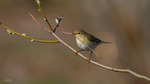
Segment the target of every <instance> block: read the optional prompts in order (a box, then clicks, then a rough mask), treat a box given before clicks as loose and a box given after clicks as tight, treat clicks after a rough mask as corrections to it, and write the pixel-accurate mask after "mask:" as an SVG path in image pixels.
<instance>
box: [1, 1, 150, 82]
mask: <svg viewBox="0 0 150 84" xmlns="http://www.w3.org/2000/svg"><path fill="white" fill-rule="evenodd" d="M41 3H42V6H43V8H44V11H45V13H46V15H47V18H48V19H49V21H50V23H51V24H52V26H53V27H55V25H56V23H55V18H56V17H57V16H61V15H62V14H63V15H64V19H63V21H62V22H61V25H60V27H59V29H58V30H57V31H56V34H57V35H58V36H60V37H61V38H62V39H63V40H64V41H65V42H67V43H68V44H70V45H71V46H72V47H74V48H75V49H79V48H78V47H77V45H76V43H75V37H74V36H72V35H66V34H63V33H62V32H61V31H66V32H73V31H74V30H76V29H84V30H86V31H87V32H89V33H91V34H93V35H95V36H96V37H98V38H101V39H102V40H104V41H110V42H113V44H111V45H100V46H98V47H97V48H96V50H95V51H96V52H97V53H98V54H99V56H100V58H99V57H98V56H93V57H92V59H93V60H95V61H98V62H100V63H102V64H104V65H107V66H111V67H116V68H123V69H131V70H133V71H135V72H137V73H140V74H143V75H146V76H149V77H150V61H149V60H150V47H149V46H150V33H149V32H150V1H149V0H41ZM37 9H38V6H37V4H36V3H35V1H34V0H0V22H2V23H3V24H5V25H7V26H9V27H10V28H11V29H13V30H15V31H17V32H20V33H26V34H27V35H28V36H31V37H33V38H37V39H45V40H55V38H54V37H53V36H52V35H50V34H49V33H48V32H46V31H44V30H42V29H41V28H40V27H39V26H38V25H37V24H36V22H35V21H33V19H32V18H31V17H30V16H29V15H28V12H30V13H32V14H33V15H34V16H35V17H36V18H37V19H38V20H39V21H40V22H41V23H42V24H43V25H45V26H46V27H48V26H47V24H46V23H45V22H44V21H43V17H42V15H41V14H40V13H39V12H38V11H37ZM82 53H83V54H84V55H85V56H87V57H88V56H89V52H82ZM0 82H1V83H3V84H10V82H11V84H148V83H149V82H148V81H146V80H143V79H139V78H136V77H134V76H132V75H130V74H125V73H116V72H112V71H108V70H105V69H103V68H99V67H97V66H94V65H92V64H89V63H87V61H85V60H83V59H82V58H81V57H79V56H76V55H75V53H74V52H72V51H71V50H69V49H68V48H67V47H65V46H64V45H62V44H61V43H59V44H51V43H36V42H34V43H31V42H30V40H28V39H25V38H22V37H20V36H16V35H9V34H8V33H7V32H6V30H5V29H4V28H3V27H0Z"/></svg>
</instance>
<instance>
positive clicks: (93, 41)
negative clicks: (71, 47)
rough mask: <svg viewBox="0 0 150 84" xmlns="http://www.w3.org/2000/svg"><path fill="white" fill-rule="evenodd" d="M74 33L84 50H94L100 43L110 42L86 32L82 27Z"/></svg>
mask: <svg viewBox="0 0 150 84" xmlns="http://www.w3.org/2000/svg"><path fill="white" fill-rule="evenodd" d="M74 35H75V36H76V42H77V45H78V46H79V47H80V48H81V49H83V50H93V49H95V48H96V47H97V46H98V45H99V44H102V43H109V42H104V41H101V40H100V39H98V38H96V37H95V36H93V35H91V34H89V33H87V32H85V31H84V30H82V29H79V30H76V31H74Z"/></svg>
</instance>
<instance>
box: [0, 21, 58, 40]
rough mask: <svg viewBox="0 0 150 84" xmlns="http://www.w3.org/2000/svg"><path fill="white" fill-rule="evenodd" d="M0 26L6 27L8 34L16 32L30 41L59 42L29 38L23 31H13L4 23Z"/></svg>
mask: <svg viewBox="0 0 150 84" xmlns="http://www.w3.org/2000/svg"><path fill="white" fill-rule="evenodd" d="M0 25H1V26H3V27H4V28H6V30H7V32H8V33H10V34H16V35H19V36H22V37H24V38H27V39H30V40H31V42H41V43H60V42H59V41H49V40H38V39H34V38H31V37H29V36H27V35H26V34H25V33H22V34H20V33H18V32H15V31H14V30H12V29H10V28H8V27H7V26H5V25H4V24H2V23H0Z"/></svg>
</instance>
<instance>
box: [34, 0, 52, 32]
mask: <svg viewBox="0 0 150 84" xmlns="http://www.w3.org/2000/svg"><path fill="white" fill-rule="evenodd" d="M35 1H36V3H37V4H38V6H39V8H40V11H41V13H42V15H43V17H44V21H46V23H47V24H48V26H49V28H50V30H51V31H52V32H53V29H52V26H51V24H50V23H49V21H48V19H47V17H46V15H45V13H44V12H43V9H42V6H41V3H40V0H35Z"/></svg>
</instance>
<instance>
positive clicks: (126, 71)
mask: <svg viewBox="0 0 150 84" xmlns="http://www.w3.org/2000/svg"><path fill="white" fill-rule="evenodd" d="M36 2H37V3H40V1H39V0H36ZM38 5H39V4H38ZM39 8H40V10H42V7H41V5H39ZM41 12H42V14H43V15H45V14H44V12H43V11H41ZM44 18H45V16H44ZM36 22H38V21H37V20H36ZM47 23H49V22H48V20H47ZM38 24H39V22H38ZM56 27H57V25H56ZM58 27H59V26H58ZM50 28H51V27H50ZM54 32H55V31H54ZM54 32H52V33H51V34H52V35H53V36H54V37H55V38H57V39H58V40H59V41H60V42H61V43H62V44H63V45H65V46H67V47H68V48H69V49H71V50H72V51H73V52H76V50H75V49H74V48H72V47H71V46H70V45H68V44H67V43H65V42H64V41H63V40H62V39H61V38H59V37H58V36H57V35H56V34H55V33H54ZM78 55H79V56H80V57H82V58H83V59H85V60H87V61H88V58H87V57H85V56H84V55H82V54H81V53H78ZM90 63H92V64H94V65H97V66H99V67H102V68H104V69H107V70H110V71H115V72H122V73H130V74H132V75H133V76H135V77H138V78H142V79H145V80H147V81H150V78H149V77H147V76H144V75H141V74H138V73H136V72H134V71H132V70H129V69H117V68H112V67H109V66H106V65H103V64H100V63H98V62H95V61H93V60H90Z"/></svg>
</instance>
